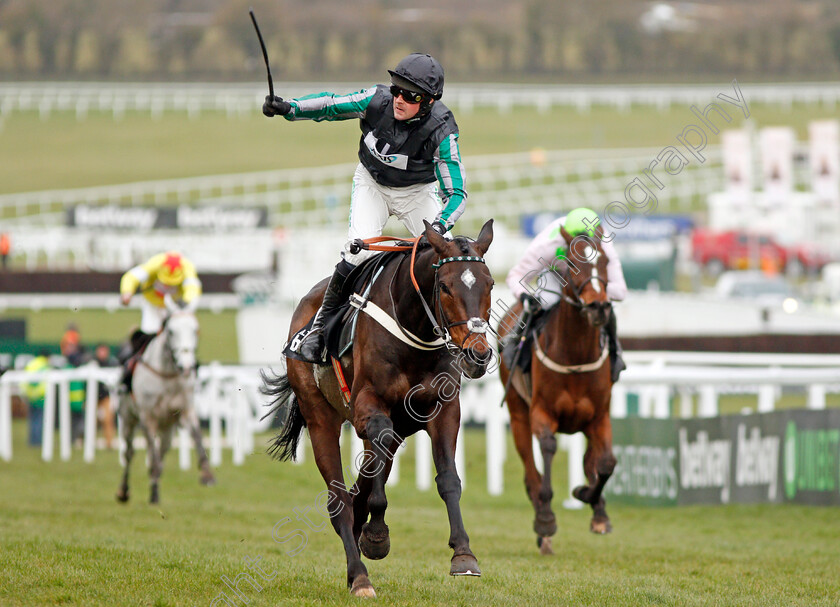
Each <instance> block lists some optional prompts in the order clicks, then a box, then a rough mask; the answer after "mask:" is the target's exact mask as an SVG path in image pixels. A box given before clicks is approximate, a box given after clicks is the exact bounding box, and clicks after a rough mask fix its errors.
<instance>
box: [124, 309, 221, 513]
mask: <svg viewBox="0 0 840 607" xmlns="http://www.w3.org/2000/svg"><path fill="white" fill-rule="evenodd" d="M165 301H166V307H167V310H168V313H169V314H168V316H167V318H166V320H165V321H164V323H163V328H162V329H161V330H160V332H159V333H158V334H157V335H156V336H155V337H154V338H152V340H151V341H150V342H149V344H148V345H147V346H146V347H145V349H144V350H143V351H142V352H141V353H140V354H138V355H137V356H138V359H137V360H136V362H135V363H134V372H133V378H132V382H131V383H132V389H131V392H126V391H121V393H120V403H119V415H120V419H121V420H122V435H123V439H124V440H125V469H124V470H123V477H122V482H121V484H120V488H119V490H118V491H117V499H118V500H119V501H121V502H126V501H128V498H129V493H128V473H129V469H130V468H131V458H132V457H133V455H134V444H133V442H134V430H135V429H136V427H137V426H138V424H139V425H140V427H141V428H142V430H143V434H144V435H145V437H146V445H147V449H148V456H149V459H148V461H149V491H150V497H149V502H150V503H152V504H156V503H158V501H159V500H160V495H159V493H158V481H159V480H160V475H161V472H162V471H163V458H164V457H165V456H166V452H167V451H168V450H169V446H170V444H171V442H172V431H173V430H174V428H175V427H176V426H179V425H180V426H183V427H185V428H187V429H188V430H189V431H190V433H191V435H192V439H193V442H194V443H195V449H196V453H197V454H198V465H199V469H200V470H201V476H200V479H201V483H202V484H204V485H212V484H215V478H214V476H213V472H212V471H211V470H210V464H209V462H208V460H207V453H206V452H205V450H204V446H203V445H202V442H201V428H200V427H199V424H198V417H197V416H196V413H195V407H194V405H193V400H194V394H195V382H196V349H197V347H198V320H197V319H196V317H195V314H194V313H193V312H192V310H190V309H187V308H180V307H179V306H178V305H177V304H176V303H174V302H173V301H172V299H171V298H170V297H169V296H167V297H166V299H165ZM157 439H159V440H160V443H159V444H158V440H157Z"/></svg>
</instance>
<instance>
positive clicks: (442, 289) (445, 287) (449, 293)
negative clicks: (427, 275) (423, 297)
mask: <svg viewBox="0 0 840 607" xmlns="http://www.w3.org/2000/svg"><path fill="white" fill-rule="evenodd" d="M440 290H441V291H443V292H444V293H446V294H447V295H452V292H451V291H450V290H449V287H447V286H446V285H445V284H444V283H440Z"/></svg>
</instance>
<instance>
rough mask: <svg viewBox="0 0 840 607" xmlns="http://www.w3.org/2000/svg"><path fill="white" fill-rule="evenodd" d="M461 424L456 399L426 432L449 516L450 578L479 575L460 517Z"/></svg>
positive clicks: (436, 479) (440, 492)
mask: <svg viewBox="0 0 840 607" xmlns="http://www.w3.org/2000/svg"><path fill="white" fill-rule="evenodd" d="M460 424H461V405H460V403H459V402H458V400H457V399H455V400H454V401H451V402H449V403H447V406H446V407H444V408H443V409H442V410H441V412H440V413H439V414H438V415H437V417H435V418H434V419H432V420H431V421H429V422H428V424H427V425H426V431H427V432H428V433H429V437H430V438H431V439H432V457H433V459H434V461H435V468H436V469H437V476H436V477H435V482H436V483H437V488H438V493H439V494H440V497H441V498H442V499H443V502H444V503H445V504H446V512H447V514H448V516H449V547H450V548H452V550H453V551H454V554H453V556H452V565H451V566H450V568H449V575H481V570H480V569H479V568H478V559H476V558H475V555H474V554H473V553H472V550H470V538H469V536H467V531H466V529H464V521H463V519H462V517H461V504H460V500H461V479H460V478H459V477H458V471H457V470H456V468H455V443H456V441H457V440H458V430H459V427H460Z"/></svg>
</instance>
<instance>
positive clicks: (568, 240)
mask: <svg viewBox="0 0 840 607" xmlns="http://www.w3.org/2000/svg"><path fill="white" fill-rule="evenodd" d="M560 235H561V236H562V237H563V240H565V241H566V244H567V245H570V246H571V244H572V241H573V240H574V237H573V236H572V235H571V234H569V233H568V232H567V231H566V228H565V227H564V226H560Z"/></svg>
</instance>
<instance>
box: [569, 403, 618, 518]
mask: <svg viewBox="0 0 840 607" xmlns="http://www.w3.org/2000/svg"><path fill="white" fill-rule="evenodd" d="M584 434H586V438H587V447H586V453H584V455H583V471H584V473H585V474H586V479H587V481H588V482H589V484H588V485H585V486H582V487H577V488H575V490H574V491H573V495H574V496H575V497H576V498H577V499H579V500H580V501H582V502H584V503H587V504H589V505H591V506H592V521H591V522H590V524H589V530H590V531H592V532H593V533H609V532H610V531H612V524H611V523H610V517H609V516H607V509H606V501H605V500H604V496H603V495H602V493H603V490H604V485H606V484H607V480H609V478H610V476H611V475H612V473H613V470H614V469H615V463H616V460H615V456H614V455H613V452H612V425H611V424H610V418H609V416H608V415H607V416H604V417H603V418H601V419H600V420H598V421H597V422H595V423H593V424H592V425H590V427H589V428H588V429H587V430H586V431H584Z"/></svg>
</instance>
